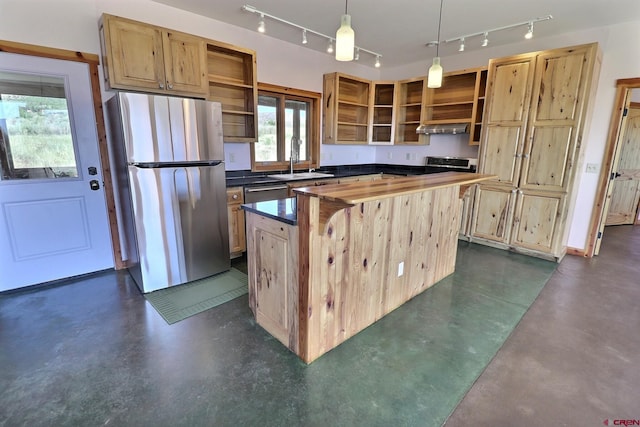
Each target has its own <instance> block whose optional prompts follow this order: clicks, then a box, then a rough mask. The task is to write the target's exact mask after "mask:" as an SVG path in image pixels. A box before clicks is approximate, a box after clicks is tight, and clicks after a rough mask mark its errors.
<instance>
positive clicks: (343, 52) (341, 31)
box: [336, 2, 356, 61]
mask: <svg viewBox="0 0 640 427" xmlns="http://www.w3.org/2000/svg"><path fill="white" fill-rule="evenodd" d="M347 5H348V3H346V2H345V14H344V15H342V19H341V20H340V28H338V31H336V60H337V61H353V48H354V46H355V38H356V37H355V33H354V32H353V28H351V15H348V14H347Z"/></svg>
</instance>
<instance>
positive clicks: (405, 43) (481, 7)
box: [154, 0, 640, 67]
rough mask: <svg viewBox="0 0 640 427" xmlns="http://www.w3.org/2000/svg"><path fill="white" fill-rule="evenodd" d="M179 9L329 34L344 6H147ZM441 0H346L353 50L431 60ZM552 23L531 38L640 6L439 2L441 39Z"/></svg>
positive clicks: (325, 1)
mask: <svg viewBox="0 0 640 427" xmlns="http://www.w3.org/2000/svg"><path fill="white" fill-rule="evenodd" d="M154 1H156V2H157V3H162V4H166V5H169V6H172V7H175V8H178V9H182V10H186V11H189V12H192V13H195V14H198V15H202V16H206V17H209V18H212V19H216V20H218V21H222V22H226V23H228V24H232V25H235V26H238V27H243V28H247V29H250V30H256V29H257V26H258V21H259V16H257V15H256V14H253V13H249V12H246V11H243V10H242V6H243V5H245V4H249V5H251V6H254V7H255V8H256V9H258V10H261V11H263V12H266V13H269V14H271V15H274V16H277V17H278V18H282V19H284V20H287V21H290V22H293V23H295V24H297V25H300V26H302V27H305V28H309V29H311V30H314V31H317V32H319V33H322V34H326V35H333V36H335V32H336V30H337V29H338V27H339V25H340V17H341V15H342V14H344V12H345V1H344V0H322V1H313V2H311V1H300V0H224V1H211V0H154ZM439 9H440V0H421V1H418V0H394V1H381V0H377V1H371V0H350V1H349V2H348V13H349V15H351V26H352V28H353V29H354V31H355V44H356V45H357V46H360V47H362V48H365V49H369V50H372V51H375V52H378V53H380V54H382V56H383V64H384V66H385V67H395V66H401V65H405V64H409V63H412V62H415V61H416V57H417V55H418V56H419V57H431V56H434V52H431V50H434V49H435V48H433V47H427V43H429V42H430V41H433V40H436V39H437V32H438V13H439ZM546 15H552V16H553V19H551V20H549V21H544V22H540V23H538V24H536V26H535V31H534V37H545V36H551V35H557V34H562V33H570V32H575V31H580V30H585V29H588V28H596V27H603V26H608V25H613V24H618V23H622V22H630V21H637V20H640V1H639V0H535V1H530V0H527V1H525V0H483V1H478V0H444V3H443V10H442V29H441V36H440V39H441V40H447V39H451V38H455V37H458V36H462V35H465V34H471V33H477V32H482V31H485V30H488V29H492V28H499V27H502V26H507V25H511V24H515V23H519V22H524V21H528V20H531V19H534V18H537V17H543V16H546ZM265 21H266V22H265V25H266V32H265V36H269V37H275V38H277V39H281V40H285V41H288V42H291V43H301V42H302V31H300V30H299V29H296V28H294V27H291V26H287V25H285V24H282V23H279V22H277V21H270V20H268V19H266V20H265ZM526 30H527V28H526V26H523V27H521V28H514V29H509V30H504V31H500V32H496V33H493V34H492V33H490V34H489V37H488V41H489V44H490V45H491V46H498V45H502V44H509V43H514V42H516V41H519V38H521V37H523V36H524V33H525V32H526ZM482 41H483V37H482V36H478V37H474V38H471V39H467V40H465V47H466V49H467V50H475V49H482V47H481V44H482ZM326 45H327V40H326V39H323V38H320V37H316V36H314V35H312V34H309V35H308V44H307V45H306V46H307V47H309V48H311V49H316V50H318V51H324V50H325V49H326ZM458 48H459V44H458V43H455V42H452V43H447V44H441V46H440V56H447V55H451V54H454V53H455V52H457V51H458Z"/></svg>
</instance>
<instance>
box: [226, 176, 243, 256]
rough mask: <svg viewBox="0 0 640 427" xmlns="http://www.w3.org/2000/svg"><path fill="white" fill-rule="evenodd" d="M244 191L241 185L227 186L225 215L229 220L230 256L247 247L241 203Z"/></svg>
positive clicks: (239, 253)
mask: <svg viewBox="0 0 640 427" xmlns="http://www.w3.org/2000/svg"><path fill="white" fill-rule="evenodd" d="M243 203H244V193H243V189H242V187H232V188H227V216H228V221H229V251H230V252H231V257H232V258H235V257H238V256H240V255H242V252H244V251H245V250H246V248H247V246H246V245H247V243H246V238H245V221H244V218H245V217H244V211H243V210H242V207H241V206H242V204H243Z"/></svg>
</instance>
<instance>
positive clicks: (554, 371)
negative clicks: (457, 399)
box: [446, 226, 640, 427]
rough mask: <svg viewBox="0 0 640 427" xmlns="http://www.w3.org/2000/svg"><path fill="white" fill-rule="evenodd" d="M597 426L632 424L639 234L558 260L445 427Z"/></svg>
mask: <svg viewBox="0 0 640 427" xmlns="http://www.w3.org/2000/svg"><path fill="white" fill-rule="evenodd" d="M605 420H609V421H610V422H609V425H614V423H613V421H615V420H639V421H638V423H640V227H638V226H636V227H632V226H613V227H607V228H606V229H605V233H604V237H603V243H602V248H601V251H600V255H598V256H597V257H594V258H592V259H583V258H579V257H572V256H567V257H565V258H564V260H563V261H562V262H561V263H560V265H559V267H558V269H557V270H556V272H555V273H554V274H553V276H552V277H551V279H550V280H549V282H548V283H547V285H546V286H545V288H544V289H543V290H542V292H541V293H540V295H539V296H538V299H537V300H536V301H535V303H534V304H533V305H532V306H531V308H530V309H529V311H528V312H527V313H526V314H525V316H524V317H523V319H522V320H521V321H520V323H519V324H518V326H517V327H516V328H515V330H514V331H513V333H512V334H511V336H510V337H509V339H508V340H507V341H506V342H505V344H504V346H503V347H502V348H501V349H500V351H499V352H498V354H497V355H496V357H495V358H494V359H493V361H492V362H491V363H490V364H489V366H488V367H487V369H486V370H485V371H484V372H483V374H482V375H481V376H480V378H478V380H477V381H476V383H475V384H474V386H473V387H472V388H471V390H470V391H469V392H468V393H467V395H466V396H465V398H464V399H463V400H462V402H461V403H460V404H459V405H458V407H457V408H456V410H455V411H454V412H453V414H452V415H451V417H450V418H449V420H448V421H447V423H446V426H447V427H454V426H471V425H473V426H515V425H517V426H598V425H600V426H601V425H603V422H604V421H605ZM629 425H631V424H629ZM634 425H637V424H634Z"/></svg>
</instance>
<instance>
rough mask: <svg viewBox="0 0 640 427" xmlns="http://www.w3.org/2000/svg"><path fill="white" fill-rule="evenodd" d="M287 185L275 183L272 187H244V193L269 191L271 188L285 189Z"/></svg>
mask: <svg viewBox="0 0 640 427" xmlns="http://www.w3.org/2000/svg"><path fill="white" fill-rule="evenodd" d="M287 188H288V187H287V186H286V185H276V186H273V187H256V188H245V190H244V191H245V192H246V193H258V192H261V191H271V190H286V189H287Z"/></svg>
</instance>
